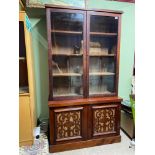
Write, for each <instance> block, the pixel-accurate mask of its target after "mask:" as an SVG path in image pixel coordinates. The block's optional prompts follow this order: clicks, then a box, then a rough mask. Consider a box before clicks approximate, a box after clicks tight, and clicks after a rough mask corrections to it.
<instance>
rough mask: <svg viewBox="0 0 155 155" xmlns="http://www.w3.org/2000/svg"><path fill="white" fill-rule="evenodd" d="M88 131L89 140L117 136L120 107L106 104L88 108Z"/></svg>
mask: <svg viewBox="0 0 155 155" xmlns="http://www.w3.org/2000/svg"><path fill="white" fill-rule="evenodd" d="M88 129H89V131H88V135H89V138H97V137H100V136H101V137H104V136H113V135H119V133H120V105H119V104H106V105H93V106H90V109H89V115H88Z"/></svg>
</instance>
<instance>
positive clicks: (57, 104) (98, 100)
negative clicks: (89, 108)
mask: <svg viewBox="0 0 155 155" xmlns="http://www.w3.org/2000/svg"><path fill="white" fill-rule="evenodd" d="M121 101H122V99H121V98H119V97H104V98H103V97H100V98H84V99H76V100H63V101H48V106H49V107H64V106H74V105H88V104H98V103H99V104H103V103H105V104H106V103H115V102H117V103H119V102H121Z"/></svg>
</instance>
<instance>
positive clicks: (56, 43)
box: [51, 12, 83, 97]
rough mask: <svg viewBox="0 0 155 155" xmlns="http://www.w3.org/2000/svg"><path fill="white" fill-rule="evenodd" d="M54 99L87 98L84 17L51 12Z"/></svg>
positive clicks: (76, 14) (77, 14) (75, 14)
mask: <svg viewBox="0 0 155 155" xmlns="http://www.w3.org/2000/svg"><path fill="white" fill-rule="evenodd" d="M51 26H52V29H51V37H52V49H51V51H52V68H53V97H61V96H64V97H67V96H83V87H82V81H83V14H80V13H64V12H62V13H60V12H53V13H51Z"/></svg>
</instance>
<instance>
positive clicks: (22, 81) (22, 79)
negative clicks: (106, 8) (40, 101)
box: [19, 21, 29, 93]
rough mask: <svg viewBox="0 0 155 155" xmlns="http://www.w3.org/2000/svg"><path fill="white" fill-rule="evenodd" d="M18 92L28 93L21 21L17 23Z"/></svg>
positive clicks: (22, 24)
mask: <svg viewBox="0 0 155 155" xmlns="http://www.w3.org/2000/svg"><path fill="white" fill-rule="evenodd" d="M19 92H20V93H28V92H29V89H28V71H27V60H26V46H25V33H24V22H22V21H19Z"/></svg>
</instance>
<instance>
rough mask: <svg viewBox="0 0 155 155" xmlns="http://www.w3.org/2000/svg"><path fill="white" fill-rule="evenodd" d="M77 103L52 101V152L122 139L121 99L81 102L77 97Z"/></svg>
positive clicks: (50, 108) (50, 107)
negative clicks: (53, 102) (102, 101)
mask: <svg viewBox="0 0 155 155" xmlns="http://www.w3.org/2000/svg"><path fill="white" fill-rule="evenodd" d="M50 102H51V101H50ZM55 102H56V101H55ZM59 102H60V101H59ZM74 102H75V104H74ZM74 102H72V104H73V105H72V104H71V103H70V104H68V105H67V104H64V105H60V104H57V105H56V104H53V105H52V104H49V105H50V106H49V110H50V152H59V151H65V150H72V149H78V148H84V147H91V146H96V145H102V144H110V143H115V142H120V141H121V137H120V102H119V101H118V102H111V103H109V102H108V103H91V102H90V103H89V101H88V102H83V103H79V104H78V103H77V100H75V101H74Z"/></svg>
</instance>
